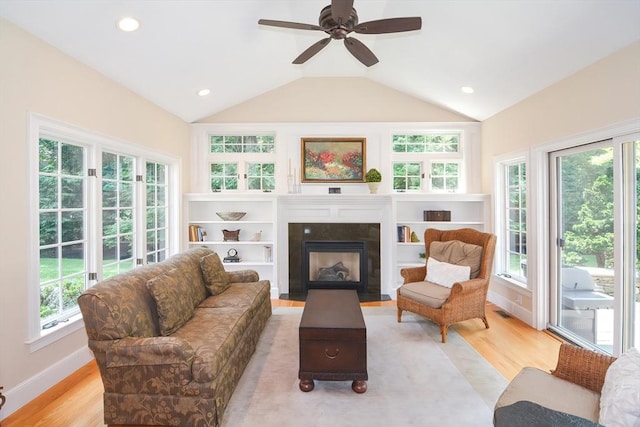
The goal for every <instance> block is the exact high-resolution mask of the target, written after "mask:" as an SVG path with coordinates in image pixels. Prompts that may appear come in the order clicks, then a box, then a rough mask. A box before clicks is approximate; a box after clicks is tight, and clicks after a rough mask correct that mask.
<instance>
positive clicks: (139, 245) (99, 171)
mask: <svg viewBox="0 0 640 427" xmlns="http://www.w3.org/2000/svg"><path fill="white" fill-rule="evenodd" d="M31 120H32V123H33V126H32V129H33V136H32V138H31V140H32V145H33V147H32V149H33V150H32V151H33V154H32V158H33V161H32V165H33V166H32V177H33V178H34V184H33V185H32V196H31V200H33V206H34V209H33V211H32V217H31V218H32V234H33V236H34V239H32V241H33V243H32V245H33V247H32V254H33V255H32V257H31V260H32V264H31V265H32V268H31V273H30V277H31V278H32V280H31V282H32V290H31V291H30V295H31V297H30V302H29V307H30V310H29V313H30V314H29V315H30V316H32V319H31V321H30V325H31V327H30V332H29V335H30V342H31V343H36V344H34V345H33V346H32V349H37V348H40V347H41V346H42V345H46V343H45V344H38V340H39V338H40V337H44V336H46V335H48V334H49V333H50V332H53V331H58V330H60V329H64V328H62V326H63V325H65V324H71V323H77V322H76V321H77V319H78V318H79V313H80V311H79V307H78V304H77V298H78V296H80V294H81V293H82V292H83V291H84V290H85V289H87V288H88V287H90V286H92V285H93V284H95V283H96V282H97V281H99V280H103V279H106V278H108V277H110V276H113V275H115V274H118V273H120V272H124V271H127V270H130V269H132V268H134V267H135V266H136V265H138V264H144V263H154V262H159V261H162V260H163V259H164V258H166V256H167V255H168V254H169V252H173V251H175V250H176V249H177V242H178V239H177V236H176V233H177V228H176V224H173V225H172V222H173V223H175V220H174V221H170V218H172V217H173V215H174V214H173V212H172V211H171V210H170V206H171V205H172V204H171V203H170V200H169V198H170V196H171V195H172V194H174V193H175V194H176V195H177V193H176V191H177V188H176V180H175V179H173V180H171V179H170V178H171V177H172V176H176V174H177V173H178V171H177V167H178V166H177V161H176V160H175V159H172V158H168V157H165V156H162V155H159V154H157V153H152V152H150V151H146V150H144V149H140V148H137V147H133V146H132V145H129V144H123V143H121V142H118V141H115V140H110V139H108V138H105V137H103V136H98V135H96V134H93V133H90V132H87V131H83V130H80V129H76V128H71V127H69V126H67V125H63V124H60V123H58V122H55V121H52V120H49V119H46V118H43V117H40V116H35V115H34V117H33V118H32V119H31ZM36 159H37V160H36ZM176 197H177V196H176ZM174 205H175V204H174ZM70 320H71V321H70ZM67 322H68V323H67Z"/></svg>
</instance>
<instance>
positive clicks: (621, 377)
mask: <svg viewBox="0 0 640 427" xmlns="http://www.w3.org/2000/svg"><path fill="white" fill-rule="evenodd" d="M599 422H600V424H602V425H604V426H606V427H638V426H640V352H638V349H636V348H630V349H629V350H627V351H625V352H624V353H622V354H621V355H620V357H619V358H618V359H617V360H615V361H614V362H613V363H612V364H611V366H609V369H607V374H606V375H605V377H604V385H603V386H602V393H601V395H600V420H599Z"/></svg>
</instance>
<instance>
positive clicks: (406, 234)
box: [398, 225, 411, 243]
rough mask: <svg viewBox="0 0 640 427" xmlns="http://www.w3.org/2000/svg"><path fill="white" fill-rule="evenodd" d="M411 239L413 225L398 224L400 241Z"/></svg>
mask: <svg viewBox="0 0 640 427" xmlns="http://www.w3.org/2000/svg"><path fill="white" fill-rule="evenodd" d="M410 241H411V227H409V226H408V225H399V226H398V242H400V243H404V242H410Z"/></svg>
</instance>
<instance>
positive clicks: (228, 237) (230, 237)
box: [222, 229, 240, 242]
mask: <svg viewBox="0 0 640 427" xmlns="http://www.w3.org/2000/svg"><path fill="white" fill-rule="evenodd" d="M222 235H223V237H224V238H223V240H224V241H225V242H229V241H232V242H237V241H239V240H240V238H239V237H240V229H238V230H222Z"/></svg>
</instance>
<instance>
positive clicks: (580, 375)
mask: <svg viewBox="0 0 640 427" xmlns="http://www.w3.org/2000/svg"><path fill="white" fill-rule="evenodd" d="M614 360H616V358H615V357H611V356H607V355H605V354H601V353H596V352H595V351H591V350H587V349H585V348H581V347H577V346H575V345H572V344H567V343H563V344H561V345H560V352H559V354H558V364H557V366H556V369H555V370H553V371H552V372H551V373H552V375H553V376H555V377H558V378H561V379H563V380H566V381H570V382H572V383H574V384H577V385H579V386H582V387H585V388H588V389H589V390H592V391H595V392H597V393H600V391H601V390H602V385H603V384H604V377H605V374H606V373H607V369H609V365H611V364H612V363H613V361H614Z"/></svg>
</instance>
